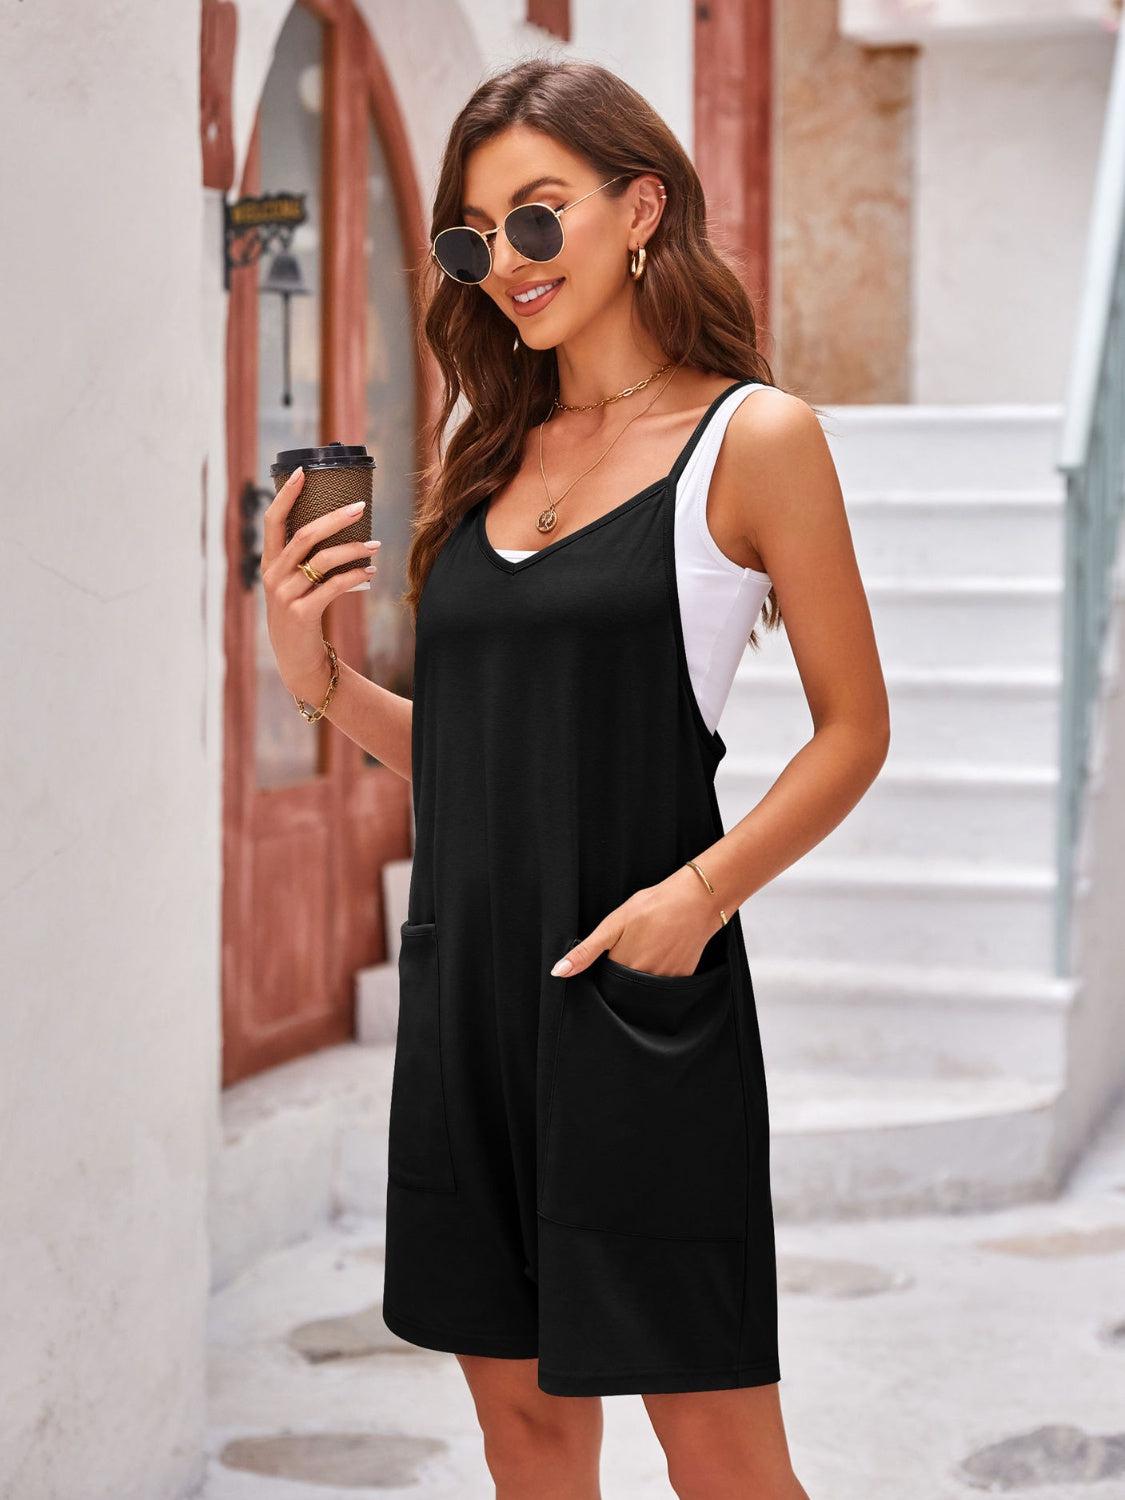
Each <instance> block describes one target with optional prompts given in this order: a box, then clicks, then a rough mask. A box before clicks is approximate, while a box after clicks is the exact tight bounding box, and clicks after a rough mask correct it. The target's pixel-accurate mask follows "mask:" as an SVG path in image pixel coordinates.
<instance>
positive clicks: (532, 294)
mask: <svg viewBox="0 0 1125 1500" xmlns="http://www.w3.org/2000/svg"><path fill="white" fill-rule="evenodd" d="M565 280H566V277H565V276H557V277H556V278H555V280H554V281H544V282H541V283H540V284H539V286H536V287H532V288H531V290H530V291H527V292H519V293H513V294H512V301H513V302H518V303H519V304H520V306H521V307H526V306H527V305H528V303H530V302H538V301H539V298H540V297H545V296H546V295H547V293H548V292H553V291H554V289H555V288H556V287H557V286H561V285H562V283H563V282H564V281H565Z"/></svg>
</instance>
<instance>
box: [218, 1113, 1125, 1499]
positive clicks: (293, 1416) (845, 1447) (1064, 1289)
mask: <svg viewBox="0 0 1125 1500" xmlns="http://www.w3.org/2000/svg"><path fill="white" fill-rule="evenodd" d="M777 1238H778V1253H779V1261H778V1266H779V1275H780V1281H781V1290H782V1296H781V1308H780V1319H781V1322H780V1336H781V1369H782V1381H781V1400H782V1409H783V1412H784V1415H785V1422H786V1430H787V1432H788V1435H789V1443H790V1449H791V1451H792V1453H793V1458H794V1464H795V1467H796V1470H797V1473H798V1474H799V1475H800V1477H801V1480H802V1482H803V1484H804V1486H805V1488H806V1489H807V1490H808V1492H809V1495H810V1497H811V1500H972V1497H973V1496H974V1495H978V1494H981V1493H989V1492H991V1493H994V1494H995V1493H1003V1494H1011V1495H1013V1496H1014V1497H1016V1500H1022V1497H1023V1496H1027V1497H1028V1500H1125V1107H1122V1108H1121V1109H1119V1110H1118V1111H1116V1113H1115V1114H1114V1116H1113V1118H1112V1119H1111V1121H1110V1122H1109V1124H1108V1126H1107V1127H1106V1129H1105V1130H1104V1131H1103V1132H1102V1134H1101V1135H1100V1137H1099V1139H1098V1141H1097V1142H1096V1143H1095V1144H1094V1146H1093V1148H1092V1149H1091V1150H1090V1152H1089V1153H1088V1154H1087V1156H1086V1158H1085V1160H1084V1161H1083V1163H1082V1164H1081V1166H1080V1168H1079V1169H1078V1171H1077V1172H1076V1173H1075V1174H1074V1176H1073V1178H1072V1180H1071V1183H1070V1185H1069V1187H1068V1189H1067V1191H1066V1192H1065V1194H1064V1195H1063V1196H1062V1197H1060V1198H1059V1199H1057V1200H1056V1201H1054V1202H1049V1203H1038V1204H1029V1205H1026V1206H1023V1207H1019V1208H1013V1209H1006V1210H1004V1211H1002V1212H996V1213H992V1214H963V1215H954V1216H931V1217H926V1218H913V1219H880V1220H867V1221H863V1222H854V1221H853V1222H849V1223H830V1224H800V1225H789V1224H779V1225H778V1227H777ZM381 1256H382V1249H381V1245H380V1239H379V1224H378V1223H377V1222H375V1221H361V1220H345V1221H340V1222H338V1223H337V1224H335V1225H334V1226H333V1227H332V1228H331V1229H330V1230H328V1231H326V1232H324V1233H322V1234H319V1235H317V1236H316V1237H314V1238H312V1239H310V1240H308V1241H305V1242H304V1243H302V1244H300V1245H298V1246H296V1247H294V1248H292V1249H290V1250H287V1251H283V1252H281V1253H278V1254H275V1255H272V1256H270V1257H268V1258H267V1259H265V1260H263V1261H261V1262H260V1263H259V1264H257V1265H256V1266H255V1267H253V1268H252V1270H251V1271H249V1272H247V1273H246V1274H244V1275H243V1276H241V1277H240V1278H239V1279H238V1280H236V1281H235V1282H233V1283H231V1284H230V1285H229V1286H228V1287H226V1288H225V1289H224V1290H223V1291H222V1292H221V1293H219V1294H218V1295H217V1296H216V1297H215V1299H214V1302H213V1306H212V1312H211V1324H210V1372H211V1373H210V1424H211V1425H210V1437H209V1448H210V1463H209V1470H208V1479H207V1483H206V1485H205V1487H204V1489H203V1491H202V1492H201V1494H202V1500H267V1497H268V1500H301V1497H303V1496H307V1497H308V1500H355V1497H356V1496H359V1495H363V1494H370V1495H372V1496H374V1495H378V1496H380V1497H387V1500H393V1497H395V1496H402V1497H404V1500H406V1497H410V1500H454V1497H456V1500H492V1497H493V1488H492V1486H491V1484H490V1482H489V1479H488V1475H487V1472H486V1470H485V1467H484V1462H483V1459H482V1456H481V1444H480V1436H479V1431H478V1429H477V1426H476V1422H475V1417H474V1412H473V1407H472V1403H471V1400H470V1398H469V1394H468V1390H467V1388H466V1386H465V1383H464V1380H463V1378H462V1376H461V1372H460V1367H459V1365H458V1364H457V1362H456V1360H455V1359H454V1358H453V1356H452V1355H446V1354H435V1353H429V1352H422V1351H419V1350H415V1349H414V1348H413V1346H411V1345H405V1344H403V1343H402V1342H401V1341H400V1340H398V1339H396V1338H395V1336H394V1335H393V1334H391V1333H389V1332H388V1331H387V1330H386V1328H385V1327H384V1325H383V1323H382V1319H381V1317H380V1316H379V1311H378V1298H379V1295H380V1292H381V1286H382V1266H381ZM559 1399H564V1398H559ZM605 1413H606V1437H605V1447H604V1458H603V1467H602V1472H603V1486H602V1490H603V1496H604V1500H649V1497H657V1496H660V1497H665V1500H667V1497H669V1496H671V1494H672V1491H671V1489H670V1487H669V1485H668V1482H667V1477H666V1473H665V1469H664V1460H663V1454H662V1453H661V1450H660V1448H659V1446H658V1444H657V1442H656V1439H655V1437H654V1436H653V1434H652V1431H651V1428H650V1427H649V1425H648V1420H647V1417H646V1414H645V1409H644V1404H643V1402H642V1400H641V1398H640V1397H639V1396H613V1397H606V1398H605ZM528 1500H534V1497H530V1496H529V1497H528Z"/></svg>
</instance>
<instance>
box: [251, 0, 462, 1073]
mask: <svg viewBox="0 0 1125 1500" xmlns="http://www.w3.org/2000/svg"><path fill="white" fill-rule="evenodd" d="M301 3H302V4H303V5H304V6H305V8H306V9H307V10H309V11H310V12H311V13H312V14H314V15H315V16H317V17H318V18H319V19H320V20H321V22H322V23H323V24H324V28H325V33H324V78H323V85H324V87H323V117H322V118H323V131H324V135H323V150H324V157H323V172H322V202H323V248H322V275H323V284H322V285H323V303H322V307H323V323H322V330H321V332H322V374H321V433H320V440H321V441H322V442H328V441H331V440H334V439H339V440H340V441H342V442H360V441H363V434H364V431H365V411H364V405H365V383H364V371H365V348H364V339H365V333H366V324H367V319H366V317H365V316H364V309H365V303H366V298H367V267H366V264H365V260H364V250H363V240H364V233H365V226H366V216H367V200H366V191H367V188H366V183H367V157H368V131H369V128H370V123H371V122H372V121H374V124H375V127H376V129H377V131H378V133H379V137H380V142H381V145H382V147H383V151H384V155H385V157H386V159H387V162H388V164H389V169H390V173H391V178H392V186H393V191H394V195H395V199H396V205H395V206H396V209H397V212H398V217H399V224H400V227H401V230H402V235H403V243H404V251H405V256H406V259H407V262H408V265H410V266H415V267H416V266H418V265H420V264H421V263H422V261H423V260H424V257H425V253H426V249H427V246H428V240H427V237H426V234H425V230H424V227H423V218H422V211H421V202H420V198H419V195H418V191H417V185H416V181H415V177H414V172H413V166H412V160H411V155H410V151H409V148H408V144H407V137H406V132H405V129H404V127H403V124H402V120H401V117H400V114H399V110H398V107H397V103H396V100H395V98H394V95H393V91H392V89H391V87H390V82H389V78H388V75H387V72H386V69H385V68H384V66H383V64H382V61H381V59H380V57H379V54H378V50H377V48H376V46H375V43H374V40H373V38H372V37H371V35H370V33H369V32H368V31H367V28H366V25H365V24H364V22H363V20H362V17H361V16H360V14H359V12H358V10H357V8H356V6H355V4H354V3H353V0H301ZM259 127H260V120H256V121H255V126H254V131H253V135H252V137H251V141H250V145H249V149H248V151H247V158H246V164H245V170H244V172H243V176H242V181H241V184H240V192H241V193H242V194H243V195H247V194H254V193H258V192H260V191H261V190H262V184H260V182H259V157H260V150H259V146H260V134H259ZM265 186H266V187H267V188H270V187H274V186H276V185H275V184H265ZM281 186H284V184H282V185H281ZM390 273H391V274H398V271H397V269H396V268H392V269H391V272H390ZM258 304H259V294H258V279H257V271H256V270H255V269H248V270H244V271H234V272H232V275H231V289H230V296H229V305H228V321H227V368H226V380H227V398H226V416H227V472H228V480H229V485H228V503H227V524H226V547H227V563H228V567H227V592H226V607H225V627H226V629H225V647H226V663H227V673H226V682H225V690H224V731H225V732H224V757H223V759H224V764H223V791H224V803H223V901H222V923H223V941H222V1003H223V1065H222V1082H223V1085H224V1086H226V1085H228V1084H231V1083H233V1082H235V1081H237V1080H238V1079H240V1078H244V1077H247V1076H249V1075H251V1074H253V1073H256V1072H259V1071H261V1070H262V1069H264V1068H267V1067H271V1066H274V1065H276V1064H278V1063H281V1062H284V1061H287V1060H288V1059H290V1058H293V1057H297V1056H300V1055H302V1054H304V1053H307V1052H310V1051H313V1050H315V1049H317V1048H319V1047H322V1046H325V1045H329V1044H331V1043H334V1042H340V1041H344V1040H347V1039H348V1038H350V1037H351V1036H352V1035H353V1034H354V975H355V973H356V970H357V969H359V968H361V967H364V966H366V965H368V964H371V963H374V962H376V961H378V960H379V959H381V958H383V957H384V956H385V943H384V925H383V903H382V889H381V879H380V872H381V870H382V867H383V865H384V864H385V863H386V862H387V861H388V860H391V859H395V858H401V857H404V856H407V855H408V854H409V853H410V849H411V824H410V802H409V787H408V785H407V783H406V782H405V781H404V780H403V779H402V777H400V776H398V775H397V774H396V773H394V772H392V771H389V770H387V769H386V768H385V767H381V766H375V767H373V766H370V765H368V764H366V763H365V761H364V757H363V752H362V750H361V749H360V747H359V746H358V745H356V744H354V743H353V742H352V741H351V740H349V739H348V738H347V736H345V735H343V734H341V733H340V732H339V730H337V729H335V728H334V727H333V726H332V725H331V724H330V723H329V722H328V721H323V722H322V723H321V724H319V725H317V726H315V727H314V726H309V727H308V732H309V734H310V735H314V734H315V735H318V736H319V745H318V761H319V771H318V774H317V775H315V776H314V777H310V778H308V779H306V780H304V781H299V782H295V783H293V784H292V785H288V786H284V787H279V788H270V789H262V788H260V787H259V786H258V785H257V775H256V770H257V767H256V754H255V664H254V644H255V632H256V613H255V612H256V608H257V603H256V599H255V595H254V592H253V591H248V590H246V589H244V587H243V584H242V580H241V570H240V567H239V557H240V550H241V535H240V533H241V527H242V524H243V521H242V517H241V514H240V497H241V494H242V491H243V488H244V486H245V484H246V482H247V480H248V479H249V480H252V481H253V482H254V483H255V484H257V485H261V484H263V483H266V484H268V476H262V475H260V474H258V472H257V465H258V388H257V386H258V381H257V375H258V372H257V350H258V325H257V319H258ZM413 374H414V378H415V379H416V382H417V386H416V388H417V391H418V397H419V399H418V414H419V415H418V424H417V431H416V433H415V459H416V463H415V468H416V469H418V470H421V469H422V468H423V467H424V466H425V464H426V463H428V461H429V455H428V453H425V452H424V451H423V446H424V439H423V432H424V429H425V425H426V423H427V421H428V420H429V419H430V417H431V416H432V394H431V393H432V389H433V380H432V372H431V371H430V368H429V362H428V361H426V360H425V359H424V358H423V356H422V353H421V351H419V354H418V356H417V359H416V363H415V370H414V372H413ZM378 586H379V585H378V581H376V587H378ZM255 588H260V583H257V584H256V585H255ZM324 631H325V634H326V635H327V636H328V637H329V638H330V639H331V640H332V642H333V644H334V645H335V646H336V648H337V650H338V651H339V653H340V655H341V657H342V659H344V660H346V661H349V662H351V663H353V664H356V665H357V666H358V665H361V664H362V662H363V660H364V649H365V648H364V638H363V609H362V599H361V596H358V595H357V596H353V597H351V598H344V599H340V600H337V601H336V602H335V603H334V604H332V605H331V606H330V608H329V610H328V612H327V614H326V616H325V624H324ZM293 712H294V714H296V712H297V710H296V706H295V705H294V708H293Z"/></svg>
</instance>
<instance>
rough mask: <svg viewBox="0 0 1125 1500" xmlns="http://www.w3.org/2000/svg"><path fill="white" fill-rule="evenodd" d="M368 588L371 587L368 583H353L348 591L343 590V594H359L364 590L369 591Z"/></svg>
mask: <svg viewBox="0 0 1125 1500" xmlns="http://www.w3.org/2000/svg"><path fill="white" fill-rule="evenodd" d="M370 587H371V585H370V584H369V583H353V584H352V586H351V588H350V589H345V590H344V593H345V594H360V593H362V592H363V590H364V589H369V588H370Z"/></svg>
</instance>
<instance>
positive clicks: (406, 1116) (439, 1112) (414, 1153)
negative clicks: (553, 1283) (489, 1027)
mask: <svg viewBox="0 0 1125 1500" xmlns="http://www.w3.org/2000/svg"><path fill="white" fill-rule="evenodd" d="M401 933H402V942H401V946H400V947H399V955H398V984H399V991H398V1035H397V1037H396V1040H395V1058H394V1071H393V1074H392V1078H391V1104H390V1123H389V1131H390V1138H389V1142H388V1159H387V1172H388V1176H389V1178H390V1180H391V1181H392V1182H397V1183H398V1184H399V1185H400V1186H402V1187H410V1188H424V1189H428V1190H429V1191H430V1192H435V1193H455V1192H456V1191H457V1183H456V1180H455V1178H454V1175H453V1156H452V1152H451V1150H450V1143H449V1126H448V1122H447V1120H446V1112H445V1089H444V1085H443V1081H442V1069H441V983H440V979H439V966H438V938H437V924H436V923H435V922H404V923H403V924H402V928H401Z"/></svg>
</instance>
